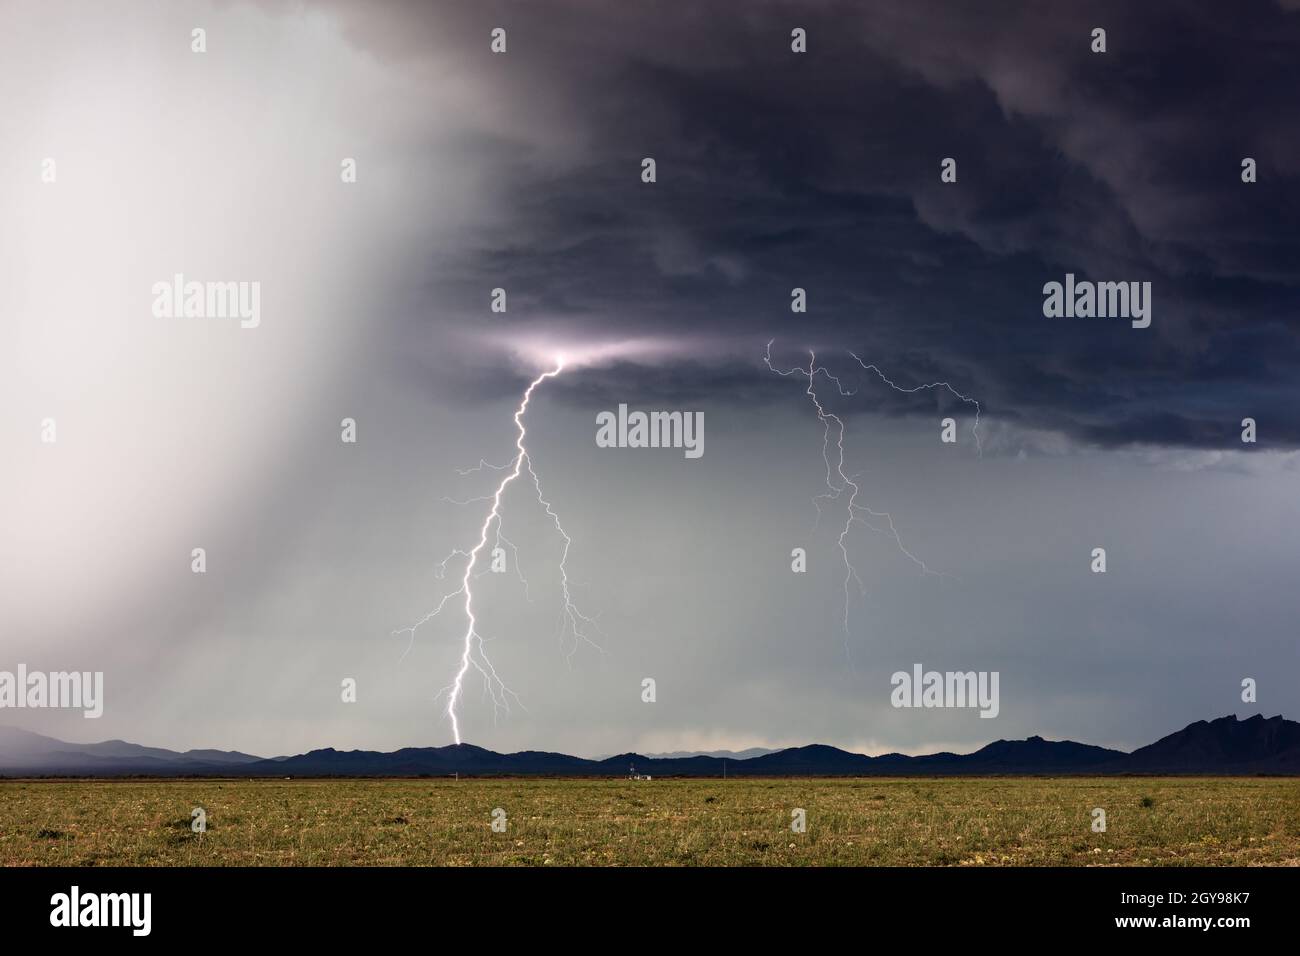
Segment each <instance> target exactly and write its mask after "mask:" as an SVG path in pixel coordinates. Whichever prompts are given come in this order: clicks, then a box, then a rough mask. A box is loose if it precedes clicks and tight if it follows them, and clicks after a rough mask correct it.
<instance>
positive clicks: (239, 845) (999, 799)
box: [0, 777, 1300, 866]
mask: <svg viewBox="0 0 1300 956" xmlns="http://www.w3.org/2000/svg"><path fill="white" fill-rule="evenodd" d="M195 807H202V808H204V809H205V810H206V812H207V821H208V830H207V832H206V833H204V834H202V835H200V834H196V833H193V832H191V830H190V812H191V810H193V809H194V808H195ZM496 807H500V808H502V809H504V810H505V811H506V818H507V830H506V832H504V833H495V832H493V831H492V829H491V825H490V824H491V814H492V811H493V809H494V808H496ZM795 807H802V808H804V809H805V810H806V811H807V824H808V827H807V832H806V833H793V832H791V829H790V819H791V817H790V813H791V810H792V809H793V808H795ZM1094 807H1102V808H1104V809H1105V811H1106V824H1107V830H1106V832H1105V833H1094V832H1092V816H1091V813H1092V809H1093V808H1094ZM406 864H410V865H455V866H467V865H512V866H513V865H520V866H542V865H550V866H571V865H597V866H607V865H649V866H665V865H666V866H691V865H722V866H734V865H759V866H773V865H776V866H787V865H796V866H798V865H887V866H898V865H904V866H907V865H938V866H948V865H961V866H972V865H974V866H1003V865H1018V866H1040V865H1065V866H1095V865H1121V864H1122V865H1142V866H1148V865H1151V866H1165V865H1211V866H1213V865H1260V864H1271V865H1291V866H1296V865H1300V780H1294V779H1291V780H1288V779H1277V778H1191V779H1188V778H1106V777H1066V778H1015V777H1008V778H984V779H969V778H966V779H957V778H941V779H914V778H913V779H857V780H811V779H804V780H743V779H740V780H737V779H732V780H653V781H641V782H636V781H627V780H612V781H606V780H537V779H506V780H469V779H467V780H459V781H457V780H450V779H449V780H442V779H438V780H427V779H426V780H344V781H331V780H274V781H266V780H259V781H249V780H198V781H190V780H165V781H3V782H0V865H6V866H40V865H67V866H112V865H119V866H122V865H124V866H159V865H180V866H189V865H239V866H256V865H290V866H293V865H303V866H326V865H330V866H339V865H367V866H370V865H406Z"/></svg>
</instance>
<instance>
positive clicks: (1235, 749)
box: [0, 715, 1300, 777]
mask: <svg viewBox="0 0 1300 956" xmlns="http://www.w3.org/2000/svg"><path fill="white" fill-rule="evenodd" d="M722 753H727V752H726V751H723V752H722ZM633 768H635V769H636V771H637V772H638V773H642V774H649V775H651V776H656V777H662V776H689V777H705V776H718V777H720V776H722V775H723V774H724V772H725V774H726V775H727V776H735V777H740V776H751V777H753V776H765V777H796V776H846V777H857V776H939V775H944V776H947V775H953V776H957V775H978V774H985V775H988V774H1075V773H1077V774H1126V773H1147V774H1150V773H1159V774H1193V773H1194V774H1260V773H1267V774H1297V775H1300V723H1296V722H1295V721H1291V720H1286V719H1284V718H1282V717H1281V716H1278V717H1270V718H1267V719H1265V718H1264V717H1262V716H1258V715H1257V716H1254V717H1251V718H1249V719H1247V720H1238V719H1237V718H1236V717H1235V716H1228V717H1220V718H1219V719H1217V720H1213V721H1208V722H1207V721H1203V720H1202V721H1198V722H1196V723H1194V724H1190V725H1189V726H1187V727H1184V728H1183V729H1182V730H1180V731H1178V732H1177V733H1173V734H1170V735H1169V736H1167V737H1163V738H1161V739H1160V740H1157V741H1156V742H1155V743H1153V744H1150V745H1148V746H1146V747H1142V748H1139V749H1138V750H1135V751H1134V752H1133V753H1131V754H1126V753H1124V752H1123V751H1120V750H1108V749H1106V748H1105V747H1094V746H1091V745H1089V744H1081V743H1076V742H1074V741H1072V740H1044V739H1043V738H1042V737H1030V738H1028V739H1026V740H997V741H994V742H993V743H991V744H988V745H987V746H985V747H982V748H980V749H979V750H977V751H975V752H974V753H969V754H954V753H936V754H925V755H922V756H915V757H913V756H908V755H906V754H896V753H895V754H885V755H883V756H880V757H868V756H867V755H865V754H858V753H850V752H849V751H846V750H840V749H838V748H837V747H828V746H826V745H825V744H811V745H809V746H806V747H790V748H787V749H785V750H776V751H761V750H760V751H759V752H757V753H756V754H755V755H754V756H750V757H742V756H740V755H732V756H715V755H709V754H682V755H676V754H669V755H664V756H647V755H644V754H636V753H624V754H617V755H615V756H612V757H606V758H604V759H601V760H588V759H585V758H582V757H571V756H569V755H567V754H561V753H549V752H546V751H539V750H525V751H521V752H519V753H511V754H501V753H496V752H495V751H492V750H485V749H483V748H482V747H475V746H473V745H472V744H454V745H451V746H447V747H405V748H403V749H401V750H395V751H392V752H380V751H373V750H335V749H333V748H332V747H329V748H325V749H323V750H312V751H310V752H308V753H305V754H297V755H295V756H291V757H276V758H273V759H264V758H262V757H255V756H251V755H249V754H245V753H239V752H238V751H222V750H187V751H185V752H184V753H180V752H177V751H174V750H163V749H160V748H157V747H141V746H139V745H137V744H131V743H127V742H125V741H121V740H109V741H105V742H104V743H97V744H69V743H65V742H63V741H61V740H55V739H54V738H53V737H43V736H41V735H39V734H33V733H28V732H27V731H24V730H17V729H14V728H4V727H0V776H11V777H13V776H241V777H272V776H273V777H416V776H450V775H452V774H462V775H465V776H493V775H551V776H591V777H622V776H626V775H627V774H628V773H629V772H630V771H631V770H632V769H633Z"/></svg>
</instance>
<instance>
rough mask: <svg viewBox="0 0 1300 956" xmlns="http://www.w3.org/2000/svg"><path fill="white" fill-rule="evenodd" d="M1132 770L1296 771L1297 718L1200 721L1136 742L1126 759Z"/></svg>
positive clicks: (1299, 748)
mask: <svg viewBox="0 0 1300 956" xmlns="http://www.w3.org/2000/svg"><path fill="white" fill-rule="evenodd" d="M1124 769H1125V770H1126V771H1128V772H1130V773H1196V772H1202V771H1203V772H1206V773H1285V774H1300V723H1296V722H1295V721H1294V720H1285V719H1283V718H1282V717H1281V716H1280V715H1279V716H1277V717H1269V718H1267V719H1265V718H1264V717H1263V716H1261V715H1259V714H1256V715H1255V716H1254V717H1250V718H1247V719H1246V720H1238V719H1237V718H1236V717H1220V718H1219V719H1218V720H1211V721H1205V720H1198V721H1197V722H1196V723H1194V724H1188V725H1187V726H1186V727H1184V728H1183V729H1182V730H1180V731H1178V732H1177V733H1173V734H1170V735H1169V736H1168V737H1161V738H1160V739H1159V740H1157V741H1156V742H1155V743H1153V744H1148V745H1147V746H1145V747H1140V748H1138V749H1137V750H1135V751H1133V752H1132V753H1131V754H1129V755H1128V756H1127V757H1126V758H1125V760H1124Z"/></svg>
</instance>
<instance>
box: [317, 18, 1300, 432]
mask: <svg viewBox="0 0 1300 956" xmlns="http://www.w3.org/2000/svg"><path fill="white" fill-rule="evenodd" d="M341 13H342V14H343V16H344V18H345V22H346V23H347V30H348V36H349V38H350V39H351V40H352V41H353V42H355V43H357V44H358V45H360V46H362V47H365V48H368V49H371V50H373V51H374V52H376V53H377V54H378V55H381V56H384V57H388V58H392V59H394V60H396V61H398V62H401V61H403V60H410V61H413V62H414V61H419V60H420V58H421V57H425V56H428V55H430V53H431V51H436V52H437V54H439V55H441V56H443V57H444V59H445V61H446V62H450V63H452V64H454V66H453V67H452V69H453V71H462V72H463V73H464V74H465V75H467V76H472V77H473V78H474V79H475V81H476V82H478V83H480V84H482V87H483V88H484V89H487V90H489V91H490V94H489V95H490V97H491V99H492V101H493V103H492V107H491V108H492V109H494V110H498V111H504V112H505V113H506V114H507V120H506V121H505V122H504V123H503V125H502V127H500V128H499V129H498V130H497V132H496V133H495V135H493V136H491V137H485V138H484V141H483V142H482V143H480V144H479V145H478V147H477V155H478V157H479V159H480V161H482V162H484V163H488V164H490V165H492V166H493V167H494V169H495V170H496V171H497V172H496V175H495V177H494V182H496V183H498V184H499V188H500V190H501V199H502V209H503V213H502V214H501V215H500V216H499V217H497V218H496V219H495V220H494V221H493V222H491V223H486V224H484V226H483V228H482V229H481V230H479V231H478V232H477V233H475V234H474V235H472V236H469V235H467V236H465V237H464V238H465V242H464V245H463V247H461V248H459V249H458V250H457V253H456V254H455V258H454V260H449V259H447V258H445V257H442V258H437V259H436V261H432V262H430V264H429V271H428V273H427V274H425V275H423V276H422V277H421V278H420V280H419V281H420V282H422V283H423V284H424V287H425V288H427V289H428V290H429V292H430V294H431V295H434V296H435V297H436V301H437V302H438V304H439V306H440V308H439V309H438V310H436V312H437V316H438V317H437V318H427V317H422V318H421V319H420V320H419V322H418V323H417V326H416V327H415V328H413V329H410V330H408V334H409V335H415V336H423V337H424V338H425V339H427V337H428V327H427V326H428V323H433V324H434V325H435V326H437V327H446V328H452V327H457V328H463V327H464V326H465V325H466V324H467V323H478V324H483V325H486V324H488V323H495V324H496V326H498V327H501V326H506V325H507V324H511V325H513V326H515V327H518V328H519V329H521V330H524V329H527V330H534V331H535V330H538V329H542V330H545V329H548V328H556V329H564V330H566V334H570V335H578V336H593V337H603V336H621V335H645V334H654V335H665V336H669V337H674V338H680V339H682V340H686V341H689V340H690V339H691V337H693V336H697V335H710V336H713V337H714V338H715V340H717V341H726V342H729V343H730V348H729V349H723V350H720V351H714V352H713V353H712V354H710V355H709V356H707V361H701V363H699V364H697V365H694V366H685V367H683V368H681V369H678V370H677V371H674V372H666V371H665V370H664V369H653V370H650V371H648V372H645V373H643V374H642V373H638V371H637V369H635V368H632V367H627V368H622V369H619V370H618V371H617V374H614V373H613V372H608V373H606V374H605V375H603V376H599V377H590V376H589V377H588V380H587V382H585V383H584V384H581V385H579V384H578V383H577V380H576V379H573V380H571V381H573V383H574V384H573V385H572V386H570V387H575V388H576V387H582V388H586V389H590V388H592V387H594V383H597V382H609V383H610V387H611V388H613V389H614V390H615V391H618V390H621V391H622V392H624V393H626V392H628V391H635V392H636V393H637V394H639V395H640V394H651V393H654V394H668V395H675V396H677V397H680V398H682V399H685V398H687V397H688V396H690V395H692V394H698V393H700V392H701V391H704V392H709V391H712V392H717V393H721V394H725V395H731V394H740V395H743V396H745V397H749V398H757V397H761V396H762V395H764V394H773V395H775V394H781V395H788V383H781V382H779V381H775V380H772V381H765V380H764V379H763V378H762V376H761V375H760V374H759V369H761V364H760V363H759V356H760V354H761V349H762V346H763V343H764V342H766V340H767V339H769V338H772V337H776V338H778V340H779V343H778V344H779V347H780V348H781V349H782V350H783V351H782V353H781V354H782V355H783V356H784V360H785V362H786V364H789V363H792V362H794V361H796V360H798V354H799V353H798V350H799V349H800V348H803V347H806V346H810V345H816V346H817V347H818V348H819V349H823V350H824V351H825V354H826V356H827V358H828V361H829V360H831V359H832V357H834V360H835V361H836V362H843V361H844V360H845V357H844V355H843V351H844V350H845V349H850V348H851V349H854V350H857V351H859V353H860V354H863V355H864V356H866V357H868V358H869V360H873V361H878V362H879V363H880V364H881V365H882V366H887V367H889V368H890V369H891V371H892V372H896V373H897V377H898V378H899V379H900V380H904V379H907V380H917V381H919V380H922V379H924V380H927V381H928V380H931V379H932V378H933V377H945V378H948V379H949V380H951V381H953V382H954V383H955V384H957V385H958V386H959V387H962V388H963V389H965V390H966V391H968V392H969V393H972V394H975V395H978V396H979V397H980V398H981V399H982V400H983V401H984V406H985V410H986V411H987V412H988V413H989V414H990V415H992V416H994V417H996V418H1000V419H1003V420H1007V421H1012V422H1018V423H1022V424H1025V425H1029V426H1035V427H1047V428H1053V429H1060V430H1063V431H1065V432H1067V433H1069V434H1071V435H1072V436H1074V437H1076V438H1078V439H1081V440H1085V441H1089V442H1096V443H1100V444H1116V443H1128V442H1156V443H1169V444H1177V445H1210V446H1214V445H1221V444H1224V443H1225V442H1227V441H1230V440H1231V439H1232V438H1233V436H1234V434H1235V429H1236V428H1238V427H1239V426H1238V424H1237V423H1239V422H1240V420H1241V418H1243V417H1245V416H1252V417H1256V418H1258V419H1259V420H1260V421H1261V422H1267V426H1266V427H1265V428H1264V431H1263V436H1264V437H1263V441H1264V442H1265V443H1269V444H1274V443H1284V444H1295V443H1297V442H1300V414H1298V413H1297V412H1296V411H1295V409H1296V408H1297V407H1300V406H1297V402H1296V398H1297V394H1296V385H1295V384H1294V383H1295V382H1297V381H1300V377H1298V376H1297V374H1296V373H1297V371H1300V369H1298V366H1300V350H1298V349H1297V345H1296V335H1295V331H1296V307H1297V305H1300V285H1298V284H1297V281H1296V279H1297V272H1296V268H1295V265H1294V263H1295V262H1296V258H1297V252H1300V249H1298V248H1297V245H1298V242H1297V238H1296V231H1295V225H1296V223H1297V222H1300V218H1298V217H1297V213H1298V212H1300V208H1298V206H1300V203H1297V199H1296V195H1297V193H1296V189H1297V186H1300V175H1298V173H1300V132H1297V126H1296V124H1295V123H1294V120H1293V117H1294V115H1295V107H1296V105H1297V102H1296V97H1297V94H1296V89H1297V82H1296V81H1297V79H1298V78H1300V77H1298V72H1300V71H1298V68H1297V65H1296V58H1295V51H1296V50H1297V49H1300V16H1298V15H1297V14H1296V13H1294V12H1287V11H1286V10H1285V9H1284V8H1283V6H1281V5H1276V4H1268V3H1262V2H1260V3H1251V4H1236V5H1226V4H1220V3H1210V2H1206V3H1177V4H1174V3H1153V4H1142V5H1134V4H1127V3H1125V4H1120V3H1114V4H1088V5H1082V4H1080V5H1069V6H1066V5H1059V4H1051V5H1048V4H1034V3H1017V4H1010V3H1002V4H978V5H957V4H941V3H929V2H917V0H906V2H904V0H898V2H889V3H867V4H862V3H852V4H850V3H843V4H840V3H819V4H780V3H749V4H745V5H743V6H739V5H734V4H703V5H697V6H694V7H691V8H689V9H686V10H676V9H672V8H652V7H650V6H648V5H647V6H637V7H629V6H627V5H610V4H596V3H571V4H547V5H545V8H542V7H538V6H537V5H534V4H526V3H519V4H514V3H508V4H499V3H498V4H492V3H487V4H477V5H474V6H473V8H472V9H456V8H454V7H453V6H452V5H441V4H437V5H425V4H410V5H402V6H397V7H387V8H380V9H376V8H374V7H372V6H366V7H364V8H360V9H351V8H347V9H344V10H342V11H341ZM496 26H501V27H504V28H506V29H507V30H508V36H509V52H508V54H507V55H506V56H504V57H502V56H493V55H491V54H490V53H489V52H488V49H487V47H488V34H489V31H490V30H491V29H492V28H493V27H496ZM794 26H801V27H804V28H805V29H807V31H808V36H809V53H808V54H807V55H804V56H797V55H794V54H792V53H791V52H790V50H789V32H790V29H791V28H792V27H794ZM1097 26H1100V27H1104V28H1105V29H1106V30H1107V33H1108V47H1109V49H1108V52H1106V53H1105V54H1104V55H1096V54H1093V53H1092V52H1090V50H1089V42H1090V31H1091V29H1092V28H1093V27H1097ZM446 69H447V68H446V67H444V71H445V70H446ZM503 104H505V105H503ZM512 124H513V125H512ZM501 129H504V130H505V132H501ZM512 129H515V130H516V131H517V132H516V133H512V132H511V130H512ZM644 156H653V157H654V158H655V159H656V161H657V163H658V178H659V181H658V182H657V183H656V184H654V185H643V184H642V183H641V182H640V181H639V171H640V166H639V164H640V160H641V158H642V157H644ZM946 156H952V157H955V158H956V159H957V160H958V164H959V182H958V184H956V185H945V184H941V183H940V181H939V161H940V159H941V158H943V157H946ZM1244 156H1252V157H1254V158H1255V159H1256V160H1257V161H1258V163H1259V177H1260V181H1259V182H1258V183H1256V184H1253V185H1246V184H1243V183H1242V182H1241V179H1240V162H1241V159H1242V157H1244ZM1066 272H1074V273H1075V274H1076V275H1077V276H1079V277H1080V278H1085V277H1086V278H1091V279H1094V280H1099V281H1104V280H1122V281H1150V282H1151V283H1152V285H1153V292H1154V321H1153V324H1152V327H1151V328H1150V329H1149V330H1135V329H1131V328H1129V326H1128V323H1127V322H1126V321H1123V320H1117V319H1046V318H1044V317H1043V315H1042V312H1041V308H1042V291H1041V290H1042V286H1043V284H1044V283H1045V282H1047V281H1052V280H1057V281H1060V280H1061V279H1062V278H1063V276H1064V274H1065V273H1066ZM498 285H500V286H503V287H505V288H507V290H508V292H509V295H510V312H509V316H508V318H507V317H501V316H489V314H488V312H487V296H488V290H489V289H491V288H493V287H495V286H498ZM794 286H800V287H803V288H806V289H807V290H808V295H809V312H808V314H806V315H792V314H791V313H790V311H789V295H790V289H791V288H792V287H794ZM411 354H412V355H418V353H411ZM452 358H455V361H454V362H453V361H451V359H452ZM412 361H419V362H422V363H423V364H421V370H422V371H423V370H425V369H427V367H428V365H429V364H434V365H436V366H437V367H438V368H439V370H440V372H442V373H443V374H442V375H441V376H440V377H441V379H442V381H443V383H444V384H447V383H452V382H453V381H454V385H455V388H456V389H457V390H460V391H464V389H465V387H466V383H465V382H464V381H456V380H455V379H454V377H453V376H452V375H450V374H449V373H450V372H452V371H453V370H452V369H450V368H449V366H450V365H452V364H455V365H456V367H458V368H467V367H474V368H476V369H477V371H476V372H475V375H474V377H475V382H474V383H473V384H474V386H475V388H477V389H482V390H484V391H492V392H494V391H496V390H497V389H498V388H499V389H500V390H501V391H502V392H505V391H513V390H515V389H516V387H517V385H518V382H516V381H515V380H514V379H513V378H509V379H494V377H493V376H491V375H483V374H481V373H482V371H483V369H482V365H481V364H474V363H472V364H471V365H466V364H465V363H464V362H463V361H462V359H461V358H459V357H454V355H453V352H452V351H450V350H443V351H441V352H440V353H439V354H437V355H436V356H432V357H427V358H425V359H419V358H413V359H412ZM488 361H490V360H488ZM750 378H753V379H754V381H753V382H752V383H749V380H750ZM498 382H499V384H498ZM918 407H927V406H918V405H917V404H916V403H911V404H910V405H907V404H904V405H901V406H899V408H898V410H900V411H903V410H907V408H911V409H913V410H916V409H918Z"/></svg>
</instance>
